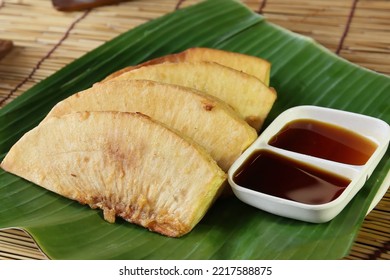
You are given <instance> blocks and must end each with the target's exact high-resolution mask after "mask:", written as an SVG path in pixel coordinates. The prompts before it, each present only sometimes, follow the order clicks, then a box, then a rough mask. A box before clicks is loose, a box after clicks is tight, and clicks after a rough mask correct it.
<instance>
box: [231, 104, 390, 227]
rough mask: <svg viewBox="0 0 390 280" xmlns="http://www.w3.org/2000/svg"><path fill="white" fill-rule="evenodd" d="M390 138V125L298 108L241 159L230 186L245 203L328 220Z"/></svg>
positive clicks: (362, 180)
mask: <svg viewBox="0 0 390 280" xmlns="http://www.w3.org/2000/svg"><path fill="white" fill-rule="evenodd" d="M345 130H347V131H345ZM389 139H390V127H389V125H388V124H387V123H385V122H384V121H382V120H379V119H375V118H372V117H368V116H364V115H359V114H355V113H350V112H345V111H340V110H335V109H328V108H322V107H316V106H299V107H294V108H291V109H289V110H287V111H285V112H284V113H282V114H281V115H279V116H278V117H277V118H276V119H275V120H274V122H273V123H272V124H271V125H270V126H269V127H267V129H266V130H265V131H264V132H263V133H262V134H261V135H260V137H259V138H258V139H257V140H256V141H255V142H254V143H253V144H252V145H251V146H250V147H249V148H248V149H247V150H246V151H245V152H244V153H243V154H242V155H241V156H240V157H239V158H238V159H237V161H236V162H235V163H234V164H233V165H232V167H231V168H230V170H229V172H228V179H229V183H230V185H231V186H232V189H233V192H234V194H235V195H236V196H237V197H238V198H239V199H240V200H242V201H243V202H245V203H247V204H249V205H252V206H254V207H257V208H259V209H262V210H265V211H268V212H271V213H274V214H277V215H281V216H285V217H289V218H294V219H298V220H303V221H308V222H314V223H321V222H327V221H329V220H331V219H333V218H334V217H335V216H336V215H337V214H339V213H340V212H341V211H342V209H343V208H344V207H345V206H346V205H347V204H348V202H349V201H350V200H351V199H352V198H353V197H354V196H355V195H356V193H357V192H358V191H359V190H360V189H361V188H362V186H363V185H364V183H365V181H366V180H367V179H368V177H369V176H370V175H371V173H372V172H373V170H374V169H375V167H376V165H377V164H378V163H379V161H380V159H381V158H382V156H383V155H384V153H385V152H386V149H387V147H388V144H389ZM351 145H352V147H351Z"/></svg>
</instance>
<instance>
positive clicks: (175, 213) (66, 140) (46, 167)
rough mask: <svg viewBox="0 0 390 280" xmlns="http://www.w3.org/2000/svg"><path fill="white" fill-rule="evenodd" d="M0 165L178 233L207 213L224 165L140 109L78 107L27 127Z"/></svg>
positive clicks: (107, 215)
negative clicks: (97, 110)
mask: <svg viewBox="0 0 390 280" xmlns="http://www.w3.org/2000/svg"><path fill="white" fill-rule="evenodd" d="M1 167H2V168H3V169H4V170H6V171H8V172H11V173H13V174H15V175H18V176H20V177H23V178H25V179H27V180H29V181H31V182H33V183H35V184H37V185H40V186H42V187H44V188H46V189H48V190H50V191H53V192H55V193H58V194H60V195H62V196H65V197H67V198H70V199H73V200H76V201H79V202H80V203H82V204H88V205H89V206H90V207H91V208H101V209H103V213H104V219H105V220H107V221H109V222H114V221H115V216H120V217H122V218H124V219H125V220H127V221H129V222H132V223H135V224H139V225H141V226H143V227H146V228H148V229H150V230H152V231H156V232H159V233H161V234H164V235H167V236H172V237H177V236H181V235H183V234H186V233H188V232H189V231H190V230H191V229H192V228H193V227H194V226H195V225H196V224H197V223H198V222H199V220H200V219H201V218H202V217H203V215H204V214H205V213H206V211H207V209H208V208H209V207H210V205H211V204H212V202H213V201H214V199H215V198H216V196H217V195H218V193H219V191H220V189H221V186H222V185H223V183H224V182H225V179H226V175H225V173H224V172H223V171H222V170H221V169H220V168H219V167H218V166H217V164H216V163H215V161H214V160H213V159H212V158H211V157H210V156H209V155H208V154H207V152H205V151H204V150H203V149H202V148H201V147H200V146H199V145H197V144H195V143H193V142H191V141H190V140H186V139H184V138H183V137H181V136H180V135H178V134H177V133H176V132H174V131H172V130H170V129H169V128H167V127H166V126H164V125H162V124H160V123H158V122H156V121H153V120H152V119H151V118H149V117H147V116H145V115H142V114H139V113H123V112H90V113H88V112H76V113H71V114H68V115H64V116H61V117H58V118H57V117H53V118H50V119H49V120H47V121H45V122H42V123H41V124H40V125H39V126H37V127H36V128H34V129H33V130H31V131H29V132H28V133H26V134H25V135H24V136H23V137H22V138H21V139H20V140H19V141H18V142H17V143H16V144H15V145H14V146H13V147H12V148H11V150H10V151H9V153H8V154H7V156H6V157H5V159H4V161H3V162H2V164H1Z"/></svg>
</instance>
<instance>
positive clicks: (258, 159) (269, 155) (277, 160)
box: [233, 150, 350, 205]
mask: <svg viewBox="0 0 390 280" xmlns="http://www.w3.org/2000/svg"><path fill="white" fill-rule="evenodd" d="M233 180H234V181H235V182H236V184H238V185H240V186H241V187H244V188H248V189H251V190H254V191H258V192H261V193H265V194H268V195H272V196H277V197H280V198H284V199H289V200H293V201H297V202H302V203H306V204H314V205H315V204H323V203H327V202H330V201H332V200H334V199H336V198H337V197H339V196H340V195H341V193H342V192H343V191H344V190H345V188H346V187H347V186H348V184H349V183H350V180H349V179H347V178H343V177H340V176H338V175H336V174H332V173H329V172H327V171H324V170H322V169H318V168H316V167H314V166H311V165H308V164H304V163H301V162H298V161H295V160H292V159H289V158H287V157H284V156H280V155H278V154H276V153H273V152H271V151H267V150H257V151H255V152H254V153H253V154H252V155H251V156H249V158H248V159H247V160H246V161H245V162H244V163H243V165H242V166H241V167H240V168H239V169H238V170H237V171H236V172H235V173H234V175H233Z"/></svg>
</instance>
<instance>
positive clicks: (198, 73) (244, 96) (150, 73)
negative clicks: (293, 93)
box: [113, 61, 276, 130]
mask: <svg viewBox="0 0 390 280" xmlns="http://www.w3.org/2000/svg"><path fill="white" fill-rule="evenodd" d="M114 79H115V80H134V79H138V80H140V79H145V80H152V81H157V82H164V83H169V84H175V85H180V86H185V87H190V88H194V89H197V90H200V91H202V92H205V93H207V94H210V95H213V96H215V97H217V98H219V99H221V100H223V101H225V102H226V103H227V104H229V105H230V106H232V107H233V109H235V110H236V111H237V112H238V113H239V114H240V115H241V117H242V118H243V119H244V120H245V121H246V122H247V123H249V125H250V126H252V127H254V128H255V129H256V130H259V129H260V128H261V125H262V124H263V122H264V119H265V118H266V117H267V115H268V113H269V111H270V110H271V108H272V106H273V104H274V102H275V99H276V94H275V92H274V91H273V90H271V89H270V88H268V87H267V86H265V85H264V84H263V83H262V82H261V81H260V80H259V79H257V78H255V77H253V76H252V75H248V74H245V73H243V72H240V71H237V70H234V69H232V68H229V67H226V66H222V65H220V64H217V63H214V62H205V61H201V62H179V63H162V64H155V65H149V66H144V67H141V68H138V69H135V70H132V71H128V72H126V73H123V74H122V75H120V76H118V77H116V78H114ZM114 79H113V80H114Z"/></svg>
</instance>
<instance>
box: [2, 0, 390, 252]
mask: <svg viewBox="0 0 390 280" xmlns="http://www.w3.org/2000/svg"><path fill="white" fill-rule="evenodd" d="M198 2H200V1H199V0H187V1H182V0H181V1H178V0H138V1H127V2H123V3H121V4H117V5H111V6H104V7H99V8H94V9H92V10H84V11H78V12H60V11H57V10H55V9H54V8H53V6H52V4H51V1H49V0H34V1H27V0H5V1H1V0H0V39H8V40H12V41H13V42H14V48H13V49H12V51H11V52H10V53H9V54H8V55H7V56H5V57H4V58H3V59H1V60H0V107H3V106H5V105H6V104H8V103H9V102H12V100H13V99H14V98H15V97H17V96H19V95H21V94H23V92H24V91H26V90H27V89H28V88H30V87H31V86H33V85H35V84H36V83H38V82H39V81H41V80H43V79H45V78H46V77H48V76H50V75H51V74H53V73H54V72H56V71H57V70H59V69H61V68H62V67H63V66H65V65H67V64H68V63H70V62H72V61H73V60H74V59H76V58H78V57H80V56H82V55H83V54H85V53H86V52H88V51H90V50H92V49H94V48H96V47H97V46H99V45H101V44H103V43H104V42H106V41H108V40H110V39H112V38H114V37H115V36H117V35H118V34H121V33H123V32H125V31H127V30H129V29H131V28H133V27H135V26H137V25H139V24H142V23H145V22H147V21H149V20H151V19H154V18H156V17H159V16H161V15H164V14H166V13H169V12H172V11H174V10H176V9H181V8H183V7H186V6H189V5H192V4H195V3H198ZM242 2H243V3H245V4H246V5H248V6H249V7H250V8H251V9H252V10H254V11H255V12H257V13H261V14H263V15H264V16H265V17H266V18H267V19H268V20H269V21H270V22H273V23H275V24H278V25H280V26H283V27H285V28H287V29H290V30H292V31H295V32H297V33H300V34H304V35H307V36H310V37H312V38H314V39H315V40H317V41H318V42H319V43H321V44H322V45H324V46H325V47H327V48H328V49H330V50H331V51H332V52H334V53H336V54H337V55H339V56H341V57H343V58H345V59H347V60H349V61H351V62H353V63H356V64H359V65H362V66H364V67H367V68H369V69H372V70H374V71H377V72H380V73H384V74H386V75H389V74H390V1H385V0H382V1H375V0H370V1H369V0H366V1H363V0H360V1H358V0H298V1H288V0H268V1H267V0H246V1H242ZM0 219H1V217H0ZM45 258H46V257H45V256H44V255H43V254H42V253H41V252H40V251H39V249H38V247H37V246H36V245H35V243H34V241H33V240H32V239H31V238H30V237H29V236H28V235H26V234H25V233H24V232H22V231H20V230H17V229H7V230H1V231H0V259H45ZM346 258H347V259H390V191H388V192H387V193H386V195H385V196H384V198H383V199H382V200H381V201H380V202H379V204H378V205H377V206H376V208H375V209H374V210H373V211H372V212H371V213H370V214H369V215H368V216H367V217H366V219H365V222H364V224H363V226H362V228H361V230H360V232H359V235H358V237H357V239H356V241H355V243H354V245H353V248H352V250H351V252H350V255H349V256H348V257H346Z"/></svg>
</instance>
